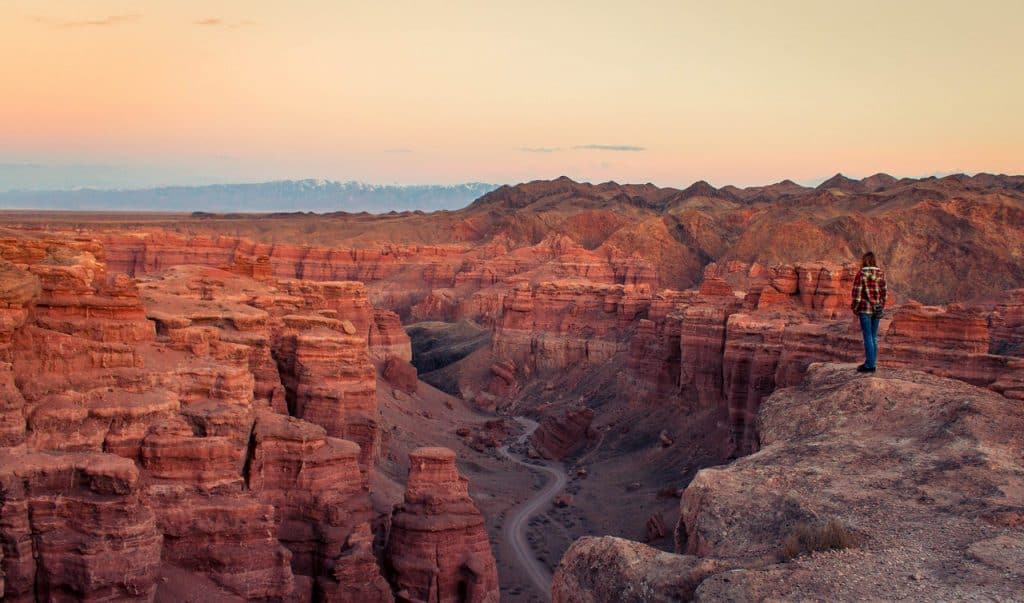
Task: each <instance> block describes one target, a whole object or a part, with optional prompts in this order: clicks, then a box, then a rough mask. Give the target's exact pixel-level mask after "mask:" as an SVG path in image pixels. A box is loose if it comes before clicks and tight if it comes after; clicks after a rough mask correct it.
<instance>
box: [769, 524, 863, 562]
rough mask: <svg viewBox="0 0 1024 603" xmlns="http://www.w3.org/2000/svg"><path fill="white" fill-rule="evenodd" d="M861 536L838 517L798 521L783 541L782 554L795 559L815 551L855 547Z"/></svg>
mask: <svg viewBox="0 0 1024 603" xmlns="http://www.w3.org/2000/svg"><path fill="white" fill-rule="evenodd" d="M859 544H860V537H859V536H857V534H855V533H854V532H852V531H851V530H850V528H848V527H846V526H845V525H843V523H842V522H841V521H839V520H838V519H830V520H828V521H827V522H825V523H816V524H812V523H798V524H797V525H796V527H794V528H793V531H792V532H790V534H789V536H787V537H786V540H785V541H784V542H783V543H782V556H783V557H785V558H786V559H793V558H794V557H799V556H800V555H804V554H807V553H811V552H814V551H832V550H839V549H846V548H850V547H855V546H857V545H859Z"/></svg>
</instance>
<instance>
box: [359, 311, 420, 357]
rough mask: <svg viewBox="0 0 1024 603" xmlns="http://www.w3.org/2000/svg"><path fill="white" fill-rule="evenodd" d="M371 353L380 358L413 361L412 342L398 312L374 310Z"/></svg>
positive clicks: (370, 342)
mask: <svg viewBox="0 0 1024 603" xmlns="http://www.w3.org/2000/svg"><path fill="white" fill-rule="evenodd" d="M369 344H370V355H371V356H373V357H374V358H377V359H379V360H384V359H388V358H397V359H399V360H403V361H405V362H411V361H412V343H411V342H410V341H409V336H408V335H406V334H405V329H403V328H402V322H401V320H399V318H398V314H395V313H394V312H389V311H387V310H374V311H373V325H372V326H371V327H370V337H369Z"/></svg>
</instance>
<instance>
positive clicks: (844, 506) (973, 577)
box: [552, 364, 1024, 601]
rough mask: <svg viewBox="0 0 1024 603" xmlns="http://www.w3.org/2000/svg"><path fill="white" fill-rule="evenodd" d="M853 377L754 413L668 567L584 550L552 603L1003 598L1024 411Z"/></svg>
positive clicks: (904, 381) (957, 392)
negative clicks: (752, 428) (744, 446)
mask: <svg viewBox="0 0 1024 603" xmlns="http://www.w3.org/2000/svg"><path fill="white" fill-rule="evenodd" d="M851 369H852V365H849V364H848V365H830V364H813V365H811V366H810V367H809V369H808V371H807V373H806V376H805V378H804V380H803V382H802V383H801V384H800V385H799V386H796V387H790V388H785V389H780V390H777V391H776V392H775V393H774V394H772V395H771V396H770V397H769V398H768V399H767V400H765V401H764V403H763V404H762V405H761V407H760V409H759V414H758V422H759V426H760V429H759V431H760V438H761V446H762V447H761V449H760V450H759V451H758V452H756V453H754V454H751V455H749V456H745V457H743V458H741V459H739V460H737V461H734V462H733V463H731V464H729V465H727V466H720V467H714V468H710V469H704V470H702V471H700V472H699V473H698V474H697V476H696V478H695V479H694V480H693V481H692V483H691V484H690V485H689V486H688V487H687V488H686V490H685V491H684V493H683V498H682V502H681V517H680V521H679V525H678V526H677V529H676V544H677V552H678V553H679V554H676V555H671V554H667V553H663V552H659V551H654V550H652V549H649V548H647V547H645V546H644V545H641V544H639V543H630V542H624V541H619V540H617V539H611V538H601V539H597V538H588V539H582V540H580V541H578V542H577V543H576V544H575V545H573V547H571V548H570V550H569V551H568V552H567V553H566V555H565V556H564V557H563V559H562V561H561V563H560V564H559V569H558V572H556V575H555V581H554V585H553V588H552V595H553V599H554V600H557V601H568V600H573V601H599V600H609V599H611V598H614V599H616V600H627V601H628V600H636V601H640V600H689V599H693V600H697V601H720V600H730V601H755V600H758V601H759V600H764V599H778V600H794V599H799V600H805V599H806V600H816V599H823V598H834V597H836V596H837V594H836V593H840V595H838V596H839V597H840V598H842V599H844V600H846V599H849V600H860V599H865V598H868V599H873V598H879V599H886V600H888V599H905V600H921V601H924V600H935V599H936V598H938V599H950V600H959V599H963V598H965V597H967V598H969V597H975V596H983V597H985V598H992V599H1003V598H1008V599H1012V598H1014V597H1015V596H1016V591H1017V590H1018V583H1019V572H1018V571H1017V570H1016V569H1014V566H1013V562H1012V561H1011V560H1012V559H1015V558H1016V557H1018V556H1019V554H1020V552H1021V551H1024V534H1022V533H1021V531H1020V525H1019V524H1020V521H1019V515H1020V514H1019V512H1017V507H1019V502H1020V501H1019V500H1017V498H1019V497H1016V495H1015V494H1014V493H1015V492H1018V491H1019V490H1020V489H1021V487H1022V486H1024V483H1022V478H1021V476H1022V475H1024V472H1022V471H1021V466H1020V465H1021V461H1020V459H1021V458H1024V457H1022V456H1021V455H1022V452H1024V449H1022V443H1021V440H1020V438H1019V437H1017V434H1018V433H1019V431H1020V429H1022V428H1024V409H1021V408H1020V405H1019V404H1017V403H1016V401H1013V400H1009V399H1007V398H1005V397H1003V396H1000V395H998V394H996V393H994V392H992V391H989V390H986V389H982V388H978V387H975V386H971V385H969V384H966V383H963V382H962V381H956V380H950V379H944V378H941V377H936V376H933V375H929V374H926V373H922V372H916V371H907V370H902V369H893V370H889V371H887V372H886V373H884V374H883V373H878V374H875V375H858V374H857V373H855V372H853V371H851ZM826 526H829V527H828V528H827V529H828V530H831V531H830V532H828V533H829V534H832V536H830V537H829V538H830V540H828V541H827V542H826V541H820V544H817V545H812V546H816V547H818V548H815V549H813V550H814V551H815V552H813V553H811V554H808V552H807V551H806V550H804V549H801V548H800V545H799V543H800V542H801V541H800V540H795V538H796V536H795V535H796V534H808V533H813V532H814V531H816V530H821V531H822V532H821V533H822V534H824V533H825V532H824V531H823V530H825V529H826ZM803 542H805V543H806V542H809V541H806V540H804V541H803ZM794 543H795V544H794ZM833 546H834V548H831V547H833ZM794 556H795V558H794ZM595 570H597V571H595ZM727 570H728V571H727Z"/></svg>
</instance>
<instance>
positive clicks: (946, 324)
mask: <svg viewBox="0 0 1024 603" xmlns="http://www.w3.org/2000/svg"><path fill="white" fill-rule="evenodd" d="M1022 233H1024V178H1021V177H1017V176H992V175H986V174H979V175H976V176H973V177H968V176H949V177H946V178H928V179H920V180H911V179H904V180H896V179H893V178H889V177H881V176H879V177H871V178H867V179H864V180H860V181H856V180H850V179H846V178H842V177H838V176H837V177H836V178H833V179H830V180H828V181H826V182H825V183H823V184H822V185H821V186H819V187H817V188H808V187H801V186H798V185H795V184H793V183H790V182H783V183H779V184H777V185H771V186H766V187H753V188H748V189H738V188H735V187H723V188H720V189H716V188H714V187H711V186H710V185H707V184H706V183H697V184H695V185H693V186H691V187H689V188H687V189H685V190H675V189H660V188H657V187H654V186H653V185H618V184H615V183H605V184H599V185H590V184H581V183H575V182H572V181H570V180H568V179H565V178H562V179H558V180H554V181H548V182H532V183H527V184H523V185H518V186H514V187H501V188H499V189H497V190H495V191H494V192H491V193H488V194H486V195H484V196H483V197H481V198H480V199H478V200H477V201H475V202H474V203H473V204H471V205H470V206H468V207H467V208H465V209H463V210H458V211H442V212H434V213H430V214H424V213H422V212H403V213H394V214H385V215H379V216H371V215H369V214H342V213H338V214H326V215H323V216H315V217H314V216H309V215H305V214H297V215H291V214H268V215H245V214H223V215H221V214H198V215H192V216H189V215H175V216H169V215H166V214H153V215H146V214H143V213H136V214H109V213H107V214H100V213H94V214H91V213H72V212H69V213H46V212H2V213H0V260H2V262H0V302H2V303H3V306H2V307H0V386H2V387H0V396H2V404H0V439H2V442H0V445H2V446H3V449H2V455H3V459H2V462H0V469H2V470H3V471H4V477H2V478H0V484H2V487H3V489H4V490H3V493H4V496H3V500H4V503H3V506H2V507H0V517H2V518H3V521H2V522H0V542H2V546H3V558H2V560H0V564H2V567H3V571H4V596H5V598H10V599H11V600H34V599H46V598H51V597H55V598H61V597H74V598H81V599H86V600H105V599H110V598H118V599H128V598H135V599H142V600H153V599H156V600H182V599H183V598H188V597H199V598H201V599H204V600H214V599H218V600H220V599H223V600H230V599H232V598H235V599H238V598H241V599H250V600H251V599H263V600H300V601H301V600H316V601H327V600H338V601H346V600H350V601H391V600H398V601H496V600H498V599H499V597H500V598H501V600H512V601H516V600H523V601H527V600H537V599H545V598H547V597H548V596H551V597H552V598H553V599H554V600H558V601H568V600H593V601H602V600H636V601H642V600H681V599H690V598H698V599H703V600H718V599H721V598H729V599H733V600H755V599H761V598H764V597H776V598H779V597H781V598H801V597H804V598H808V597H809V598H815V597H820V596H824V593H826V592H827V591H826V590H823V589H825V588H826V587H825V586H824V584H825V583H824V582H822V580H824V578H820V576H826V577H828V579H829V580H832V579H834V580H838V583H841V584H842V585H843V588H844V589H847V591H846V592H850V593H859V594H861V595H862V596H865V597H879V596H881V597H883V598H885V597H888V596H893V597H896V596H899V597H904V598H915V597H918V596H920V595H922V593H927V592H931V593H940V594H939V595H938V596H939V598H959V597H960V596H962V595H964V594H965V593H966V592H967V590H965V589H969V588H971V586H972V585H974V586H977V587H978V588H981V589H982V591H979V592H986V593H988V594H989V595H990V596H991V597H994V598H1000V597H1007V596H1012V591H1008V590H1006V589H1007V588H1008V585H1009V584H1010V583H1011V582H1012V580H1013V578H1012V576H1013V575H1016V574H1014V573H1013V572H1015V571H1016V570H1015V569H1013V568H1014V567H1016V565H1014V564H1013V563H1009V562H1007V561H1006V559H1007V558H1009V559H1011V560H1012V559H1017V560H1019V559H1020V550H1021V546H1022V545H1021V542H1024V536H1022V533H1021V524H1020V522H1019V517H1018V516H1019V515H1020V513H1021V509H1024V501H1021V500H1019V492H1020V491H1021V484H1019V483H1018V482H1019V474H1020V458H1021V457H1020V455H1021V450H1020V445H1019V444H1020V442H1019V438H1017V439H1014V438H1013V437H1012V436H1010V435H1008V434H1012V433H1014V431H1013V430H1014V429H1019V427H1020V426H1019V425H1017V424H1018V423H1019V422H1020V421H1021V414H1020V413H1021V409H1022V408H1024V406H1022V405H1024V272H1022V269H1021V263H1020V261H1019V258H1020V257H1022V254H1024V236H1022ZM869 247H870V248H872V249H874V250H875V251H876V253H878V254H879V256H880V257H881V258H882V261H883V266H884V267H885V269H886V271H887V274H888V275H889V280H890V291H891V293H890V304H889V307H888V308H887V309H886V315H885V317H884V318H883V320H882V322H881V327H880V338H879V339H880V341H879V349H880V366H881V368H880V370H879V372H878V374H877V375H874V376H869V377H861V376H858V375H857V374H856V373H855V372H854V371H853V367H854V364H853V363H855V362H856V361H858V360H859V359H860V358H861V356H862V354H863V347H862V343H861V336H860V332H859V327H858V326H857V324H856V323H855V322H854V320H853V316H852V315H851V314H850V311H849V309H848V308H849V306H850V290H851V286H852V282H853V278H854V276H855V274H856V270H857V267H858V266H857V265H856V264H855V263H853V259H854V258H855V257H857V256H858V255H859V253H860V252H861V251H863V250H866V249H867V248H869ZM513 418H517V419H519V420H517V421H514V420H511V419H513ZM523 425H530V429H529V430H527V431H525V432H524V431H523ZM1015 426H1016V427H1015ZM534 427H535V429H534ZM1018 433H1019V431H1018ZM517 441H518V442H519V443H518V444H517V445H516V446H515V448H516V450H517V453H516V454H515V455H514V456H511V455H510V453H509V452H508V450H509V449H508V445H509V444H510V443H513V442H517ZM503 446H504V448H503ZM541 459H547V460H541ZM894 459H897V460H898V459H904V462H905V463H906V466H905V467H904V466H901V465H899V463H897V462H896V460H894ZM537 464H543V465H545V467H547V468H548V470H547V471H543V470H542V468H541V467H537V466H536V465H537ZM851 468H856V469H857V471H852V470H851ZM551 476H556V477H557V478H558V480H557V481H558V482H559V483H558V485H559V486H562V484H561V483H560V482H561V481H564V488H561V487H560V488H558V490H559V491H558V492H555V491H551V492H549V491H547V490H546V489H543V488H542V486H543V485H545V484H547V485H548V486H550V485H551V483H552V482H550V481H546V480H548V479H549V478H550V477H551ZM921 476H931V477H929V478H928V480H930V481H929V482H928V483H925V482H922V481H921V480H922V479H924V478H922V477H921ZM467 478H468V481H467ZM538 480H539V481H538ZM875 484H880V485H877V486H876V485H875ZM535 489H536V490H540V491H539V492H535ZM997 491H998V492H1001V494H999V493H997ZM787 492H789V493H790V494H787ZM854 492H860V493H862V494H861V495H859V497H858V496H854V495H853V494H851V493H854ZM969 500H973V501H974V502H973V503H970V504H969V503H968V502H967V501H969ZM523 509H526V512H524V511H523ZM883 516H884V517H883ZM84 518H89V521H88V522H86V521H85V519H84ZM929 518H931V519H929ZM1015 518H1017V519H1015ZM831 519H835V520H836V521H841V522H842V523H843V525H845V526H847V527H848V528H849V530H850V532H851V533H852V534H854V535H855V536H856V539H857V540H858V542H860V543H862V544H861V545H860V546H855V547H851V548H849V549H847V550H844V551H838V552H830V553H827V554H819V553H815V554H813V555H810V556H799V557H797V558H795V559H793V560H787V559H784V558H779V557H778V551H779V549H780V543H781V542H782V541H783V540H785V538H786V537H787V535H788V534H789V533H790V532H791V531H792V530H793V529H794V527H795V526H796V525H798V524H808V525H811V524H813V525H817V524H816V522H823V521H828V520H831ZM882 519H884V521H882ZM673 528H674V529H673ZM943 530H953V531H955V532H956V533H957V538H956V542H955V543H952V544H942V543H940V542H938V541H939V538H938V536H937V534H940V533H942V531H943ZM606 535H607V536H606ZM640 541H644V542H643V543H641V542H640ZM574 542H575V544H573V543H574ZM523 543H525V546H527V547H530V548H531V549H532V553H533V556H534V559H532V560H529V561H528V563H524V562H523V561H524V560H523V559H522V557H523V554H522V552H523V548H524V544H523ZM914 543H916V544H914ZM954 548H955V549H956V551H969V554H967V553H965V554H960V553H959V552H958V553H957V554H956V555H953V553H951V552H950V551H953V549H954ZM1006 551H1010V552H1009V553H1008V552H1006ZM1013 551H1017V552H1016V553H1013ZM1007 555H1009V557H1007ZM1014 555H1017V556H1016V557H1014ZM911 556H913V557H914V559H910V557H911ZM129 557H130V559H131V563H128V561H127V559H128V558H129ZM887 558H889V559H893V560H896V561H898V562H899V569H898V570H893V571H898V572H903V573H907V574H908V575H911V576H917V575H918V574H920V575H921V576H922V578H921V579H917V578H915V579H913V580H911V582H913V584H910V585H909V586H908V585H903V584H902V583H901V585H899V586H894V587H893V588H894V589H895V590H891V591H885V593H882V591H871V590H865V589H867V588H868V587H867V586H866V585H867V584H868V582H869V581H870V580H882V579H883V578H882V577H883V576H884V575H885V572H886V571H887V569H886V566H885V564H884V560H885V559H887ZM559 560H561V563H559ZM917 560H920V561H917ZM538 564H539V566H541V567H543V568H546V569H547V571H548V572H550V571H553V570H555V569H556V567H557V571H555V572H554V581H553V585H552V590H551V592H550V594H549V593H547V592H545V589H544V588H537V586H536V584H537V583H538V582H540V581H544V582H545V586H546V580H547V579H548V576H546V575H541V574H546V573H547V572H541V571H539V570H537V568H536V567H535V566H537V565H538ZM844 564H846V565H844ZM590 567H602V568H606V571H602V572H600V576H599V577H597V578H595V577H594V575H593V573H592V572H590V571H589V570H588V568H590ZM853 567H856V568H858V570H857V571H858V572H860V575H861V578H858V579H857V580H854V579H853V578H850V577H849V576H850V575H852V574H854V573H856V572H854V571H853V570H852V569H844V568H853ZM950 567H956V568H960V569H958V570H957V572H959V573H957V574H956V575H957V576H959V577H958V578H957V579H956V580H953V579H951V578H949V576H948V575H947V574H948V573H949V572H950V571H952V570H949V569H948V568H950ZM1007 567H1009V569H1006V568H1007ZM72 568H86V570H84V573H85V576H87V577H83V573H82V572H78V571H75V570H73V569H72ZM115 568H116V570H117V571H114V570H115ZM944 568H945V569H944ZM727 570H729V571H728V572H727V573H726V571H727ZM960 570H962V571H960ZM840 572H844V573H842V575H840ZM846 572H848V573H846ZM944 572H945V573H944ZM1001 572H1002V573H1001ZM954 573H956V572H954ZM538 575H541V577H540V578H538ZM901 575H902V574H901ZM815 576H819V577H815ZM837 576H838V577H837ZM869 578H870V580H869ZM182 584H187V585H188V586H187V587H182V586H181V585H182ZM183 588H184V589H185V590H181V589H183ZM645 589H646V590H645ZM984 589H988V590H984ZM574 597H576V598H574ZM586 597H590V599H587V598H586ZM659 597H660V598H659Z"/></svg>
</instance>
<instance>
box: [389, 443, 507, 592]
mask: <svg viewBox="0 0 1024 603" xmlns="http://www.w3.org/2000/svg"><path fill="white" fill-rule="evenodd" d="M409 461H410V468H409V478H408V482H407V484H406V490H405V500H404V502H403V503H402V504H401V505H399V506H397V507H396V508H395V511H394V513H393V515H392V523H391V535H390V537H389V539H388V545H387V550H386V553H385V555H386V558H387V564H388V570H389V579H390V580H391V582H392V584H393V585H394V587H395V590H396V592H397V596H398V600H400V601H472V602H496V601H498V599H499V593H498V574H497V569H496V567H495V564H494V556H493V555H492V554H491V548H490V542H489V541H488V539H487V532H486V531H485V530H484V525H483V523H484V520H483V516H481V515H480V511H478V510H477V508H476V506H475V505H474V504H473V501H472V499H471V498H470V497H469V490H468V480H466V478H465V477H463V476H461V475H460V474H459V471H458V469H456V467H455V453H454V452H452V451H451V450H449V449H447V448H417V449H416V450H413V451H412V452H411V453H410V454H409Z"/></svg>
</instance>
